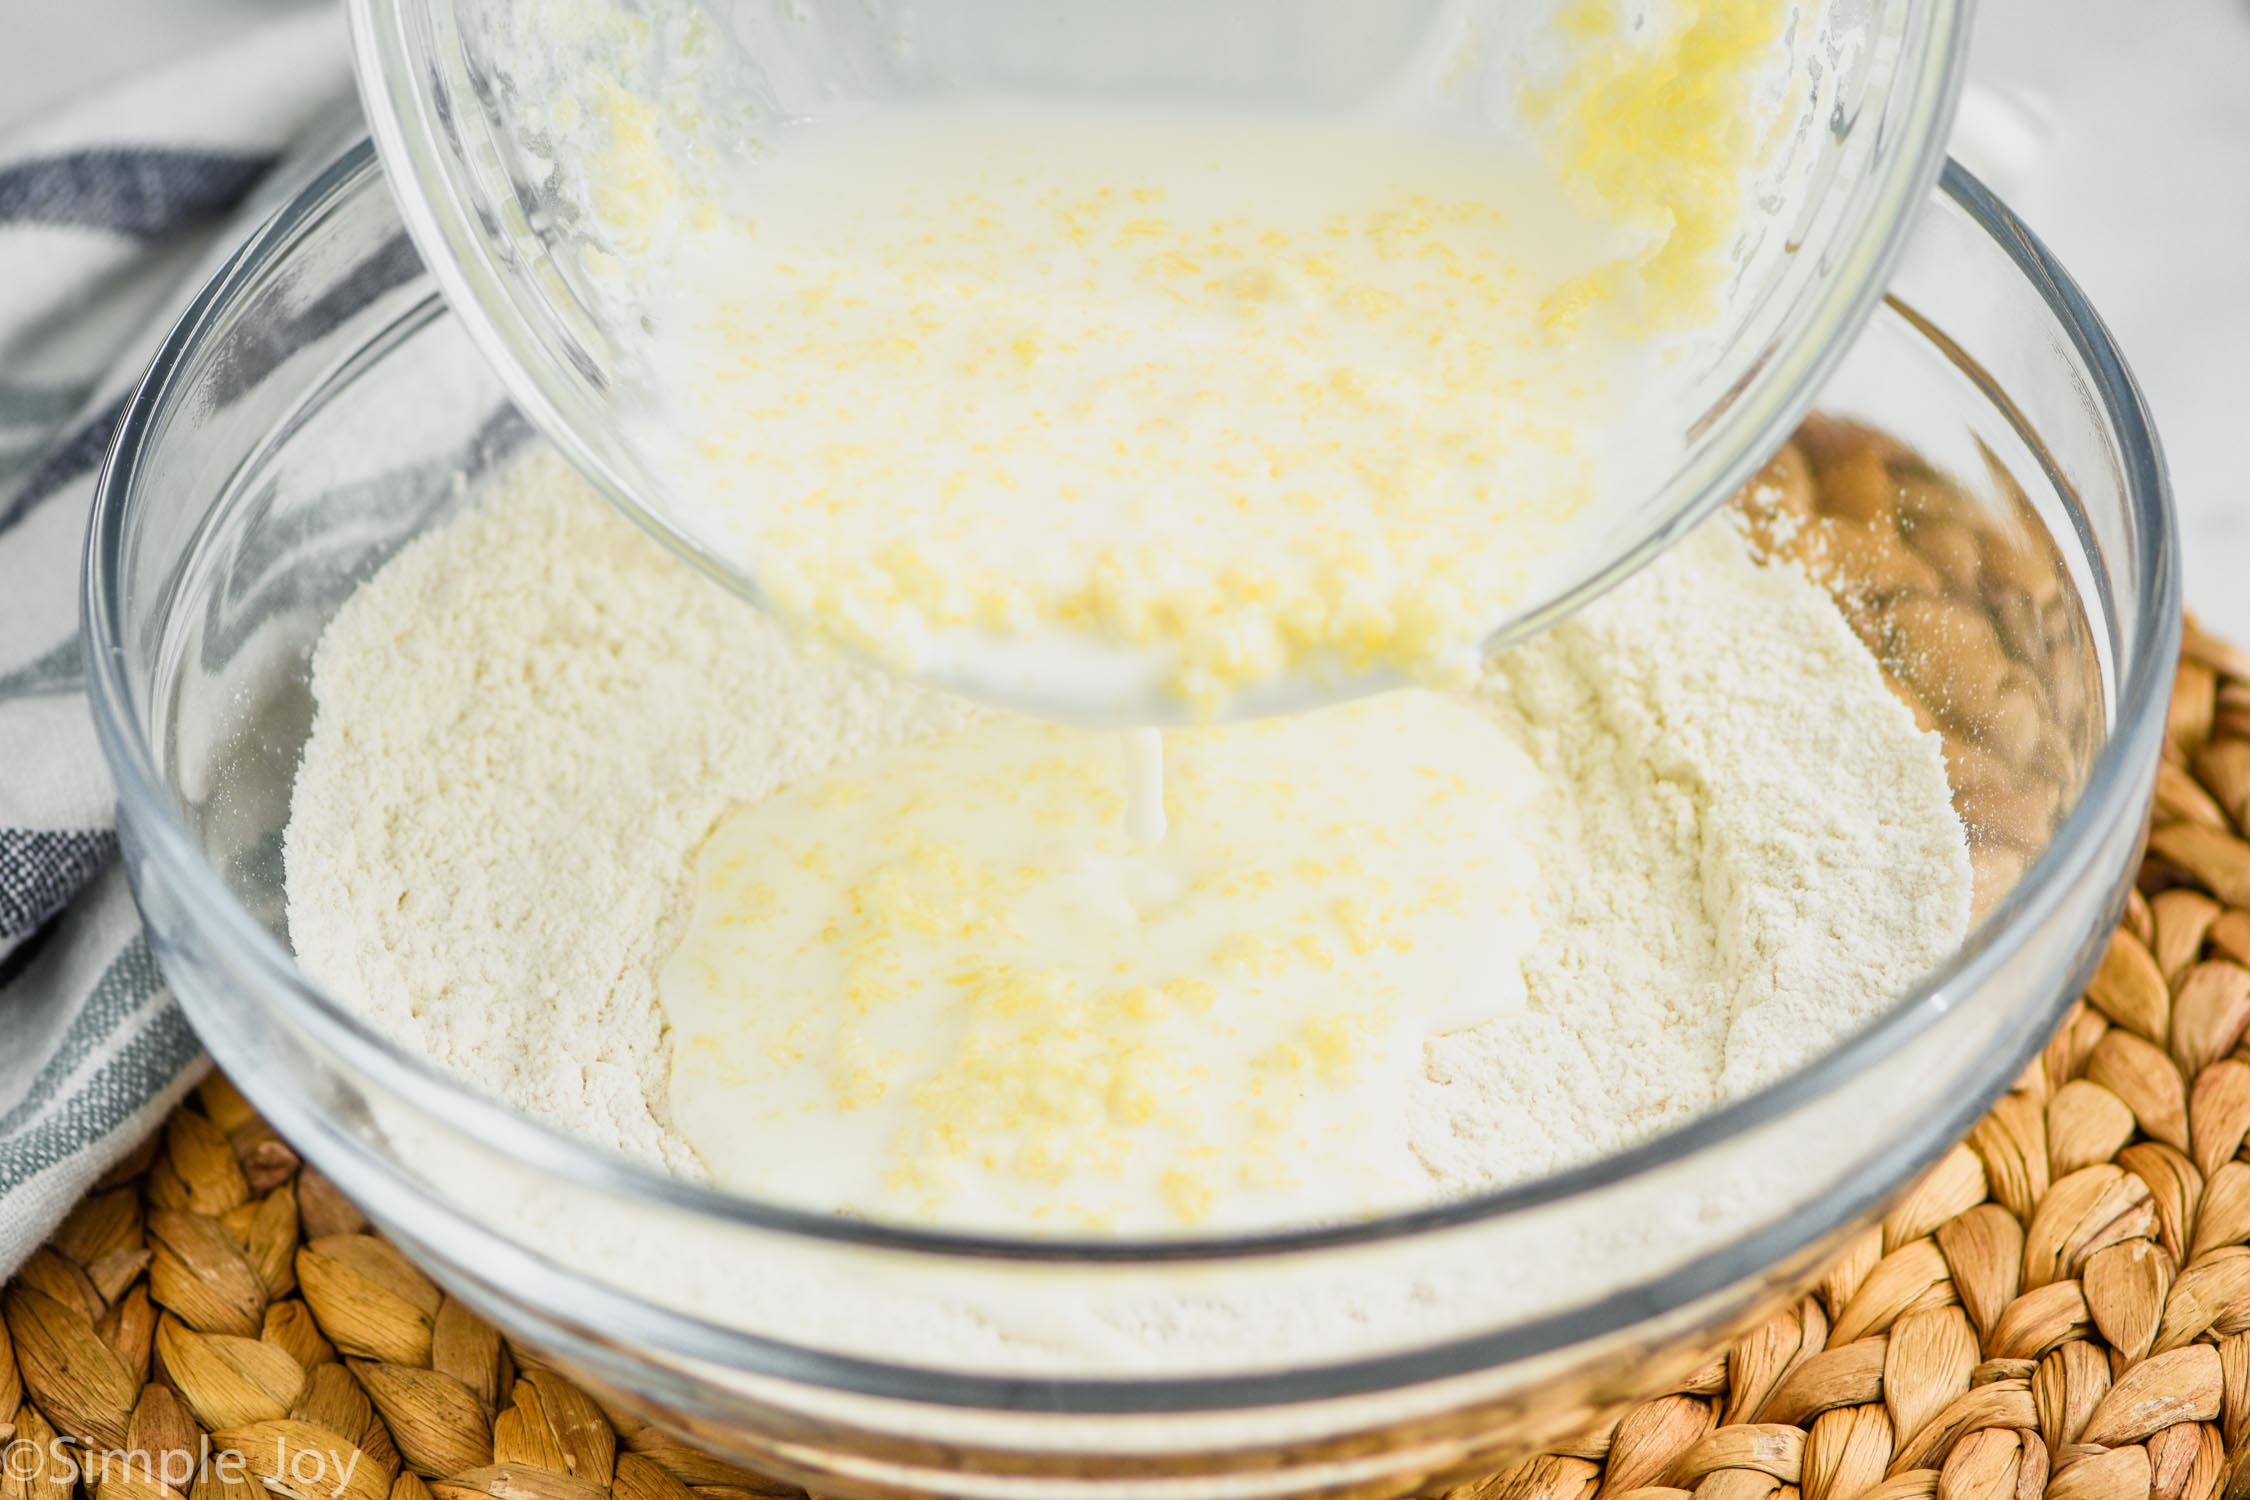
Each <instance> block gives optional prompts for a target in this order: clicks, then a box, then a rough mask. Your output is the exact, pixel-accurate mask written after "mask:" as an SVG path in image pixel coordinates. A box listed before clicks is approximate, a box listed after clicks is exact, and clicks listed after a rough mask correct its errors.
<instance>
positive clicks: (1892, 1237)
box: [0, 622, 2250, 1500]
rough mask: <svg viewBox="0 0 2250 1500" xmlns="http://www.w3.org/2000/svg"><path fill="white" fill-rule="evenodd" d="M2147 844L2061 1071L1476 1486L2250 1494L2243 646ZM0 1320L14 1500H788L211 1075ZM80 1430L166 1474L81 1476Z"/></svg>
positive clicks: (2247, 661)
mask: <svg viewBox="0 0 2250 1500" xmlns="http://www.w3.org/2000/svg"><path fill="white" fill-rule="evenodd" d="M2154 825H2155V826H2154V830H2153V832H2152V834H2151V837H2150V853H2149V855H2148V858H2147V860H2146V861H2145V862H2144V865H2143V868H2142V872H2141V881H2140V889H2139V890H2138V891H2137V892H2136V893H2135V894H2134V896H2133V898H2132V901H2131V904H2130V908H2129V910H2128V911H2127V913H2126V915H2125V919H2124V921H2123V922H2122V923H2121V924H2120V926H2119V928H2118V930H2117V932H2116V934H2115V935H2114V936H2113V938H2112V940H2111V944H2110V947H2109V949H2108V952H2107V955H2106V957H2105V958H2104V959H2103V961H2102V964H2101V967H2100V970H2099V972H2098V973H2097V974H2096V975H2095V977H2094V980H2093V982H2092V984H2091V986H2090V987H2089V989H2088V991H2087V993H2086V996H2085V998H2084V999H2083V1000H2082V1001H2081V1002H2079V1003H2078V1004H2076V1005H2074V1006H2073V1007H2072V1009H2071V1012H2070V1014H2069V1016H2068V1018H2067V1019H2066V1020H2065V1021H2064V1023H2063V1025H2062V1027H2061V1029H2060V1030H2059V1032H2058V1033H2057V1034H2056V1036H2055V1038H2054V1039H2053V1041H2052V1042H2050V1043H2049V1044H2048V1046H2047V1048H2046V1051H2045V1053H2044V1055H2043V1056H2042V1057H2040V1058H2039V1059H2038V1060H2037V1061H2035V1062H2034V1063H2033V1064H2032V1065H2031V1066H2030V1067H2029V1068H2027V1069H2026V1070H2025V1072H2024V1073H2023V1075H2022V1077H2021V1078H2020V1079H2019V1080H2018V1081H2017V1082H2016V1084H2015V1086H2014V1088H2013V1089H2012V1090H2011V1091H2010V1092H2009V1093H2008V1094H2007V1096H2006V1097H2005V1098H2003V1099H2002V1100H2001V1101H2000V1103H1999V1104H1998V1105H1997V1106H1996V1107H1995V1108H1994V1109H1993V1110H1992V1112H1991V1113H1990V1114H1989V1115H1988V1116H1987V1117H1986V1118H1985V1119H1984V1120H1983V1121H1982V1122H1980V1123H1979V1124H1978V1126H1977V1127H1976V1129H1975V1130H1974V1131H1973V1132H1972V1133H1971V1134H1970V1136H1969V1138H1968V1140H1967V1141H1966V1142H1965V1143H1963V1144H1962V1145H1960V1146H1958V1147H1956V1148H1955V1149H1954V1150H1953V1151H1952V1152H1951V1153H1950V1154H1949V1155H1948V1156H1947V1157H1946V1158H1945V1159H1944V1160H1943V1161H1941V1162H1940V1163H1939V1164H1938V1165H1937V1166H1936V1167H1935V1168H1934V1169H1933V1170H1932V1172H1931V1173H1930V1175H1929V1176H1928V1177H1927V1178H1925V1179H1924V1181H1923V1183H1922V1184H1921V1186H1920V1187H1918V1188H1917V1189H1915V1191H1914V1192H1913V1193H1912V1194H1911V1195H1909V1197H1908V1198H1907V1199H1906V1200H1905V1202H1904V1203H1902V1205H1901V1206H1900V1207H1899V1208H1898V1209H1896V1210H1894V1211H1893V1213H1892V1214H1891V1216H1890V1217H1889V1218H1888V1219H1887V1220H1886V1221H1885V1222H1884V1224H1883V1225H1882V1226H1881V1227H1880V1228H1878V1229H1874V1230H1870V1231H1868V1232H1867V1233H1866V1234H1865V1235H1864V1236H1863V1237H1862V1238H1861V1239H1860V1240H1859V1241H1858V1242H1857V1243H1855V1244H1854V1245H1853V1246H1852V1247H1851V1249H1850V1251H1849V1252H1848V1253H1847V1254H1846V1255H1845V1256H1844V1257H1843V1259H1842V1260H1841V1261H1840V1262H1839V1263H1838V1264H1837V1265H1836V1266H1835V1267H1834V1268H1833V1269H1832V1270H1830V1271H1829V1273H1828V1275H1827V1277H1826V1278H1825V1280H1824V1281H1823V1282H1822V1283H1821V1285H1820V1287H1819V1289H1818V1291H1817V1292H1815V1293H1814V1294H1813V1295H1811V1296H1808V1297H1806V1298H1805V1299H1804V1300H1803V1301H1802V1302H1801V1303H1800V1304H1799V1305H1798V1306H1796V1307H1795V1308H1793V1309H1791V1310H1789V1311H1787V1312H1785V1313H1783V1314H1782V1315H1780V1316H1778V1317H1776V1318H1774V1319H1773V1320H1772V1321H1771V1322H1769V1323H1767V1324H1766V1325H1764V1326H1763V1327H1761V1328H1759V1329H1758V1330H1757V1331H1756V1332H1754V1333H1752V1334H1751V1335H1750V1336H1749V1337H1748V1338H1745V1339H1743V1340H1742V1341H1741V1342H1740V1343H1738V1344H1736V1345H1735V1346H1734V1347H1733V1348H1732V1349H1731V1350H1730V1351H1728V1352H1727V1353H1726V1355H1725V1356H1724V1357H1723V1358H1721V1359H1718V1360H1714V1361H1713V1362H1712V1363H1710V1364H1709V1365H1707V1366H1706V1367H1705V1368H1704V1369H1703V1370H1702V1371H1701V1372H1699V1373H1698V1374H1697V1375H1696V1376H1695V1377H1694V1378H1693V1379H1691V1380H1690V1382H1689V1383H1688V1384H1687V1385H1686V1386H1685V1387H1684V1388H1682V1389H1680V1390H1678V1391H1675V1392H1673V1393H1671V1394H1668V1395H1664V1396H1660V1397H1658V1398H1656V1399H1654V1400H1651V1401H1648V1402H1645V1403H1643V1404H1642V1405H1640V1406H1638V1407H1636V1408H1634V1409H1632V1410H1631V1411H1630V1412H1628V1413H1627V1414H1626V1415H1625V1417H1624V1418H1623V1419H1622V1420H1621V1421H1619V1422H1617V1423H1616V1424H1615V1425H1614V1426H1612V1427H1610V1428H1607V1429H1605V1430H1602V1431H1599V1432H1595V1433H1590V1434H1588V1435H1587V1436H1586V1437H1585V1438H1584V1439H1583V1440H1582V1441H1581V1442H1579V1443H1577V1444H1575V1445H1573V1446H1572V1447H1570V1448H1569V1450H1568V1451H1566V1452H1560V1453H1553V1454H1548V1455H1545V1456H1541V1457H1538V1458H1533V1459H1528V1460H1525V1461H1524V1462H1522V1463H1518V1464H1516V1465H1514V1466H1512V1467H1510V1468H1508V1469H1506V1470H1504V1471H1502V1472H1501V1473H1499V1474H1497V1475H1494V1476H1492V1477H1491V1478H1490V1479H1487V1480H1484V1481H1481V1482H1479V1483H1476V1484H1471V1485H1467V1486H1463V1487H1458V1488H1456V1489H1454V1490H1453V1491H1451V1492H1450V1495H1451V1497H1453V1500H1470V1497H1474V1500H1497V1497H1508V1500H1518V1497H1534V1496H1537V1497H1548V1496H1552V1497H1557V1500H1584V1497H1589V1496H1595V1495H1599V1496H1603V1497H1622V1496H1627V1495H1631V1496H1634V1497H1642V1500H1652V1497H1658V1496H1663V1497H1678V1496H1685V1495H1688V1494H1690V1493H1692V1494H1694V1495H1696V1496H1698V1497H1703V1500H1765V1497H1769V1496H1771V1497H1780V1500H1800V1497H1801V1500H1854V1497H1871V1500H1903V1497H1908V1496H1939V1497H1945V1500H1953V1497H1961V1500H1969V1497H1987V1496H1989V1497H1995V1500H2002V1497H2026V1500H2028V1497H2035V1496H2039V1495H2041V1494H2045V1495H2048V1496H2051V1497H2053V1500H2097V1497H2098V1500H2109V1497H2124V1496H2139V1495H2144V1494H2145V1495H2151V1496H2158V1497H2162V1500H2206V1497H2210V1496H2215V1495H2222V1494H2223V1495H2225V1496H2227V1497H2229V1500H2233V1497H2236V1496H2240V1495H2243V1494H2246V1493H2250V1159H2246V1158H2250V1148H2246V1147H2245V1144H2244V1137H2245V1135H2246V1134H2250V1048H2244V1047H2243V1046H2242V1043H2243V1032H2244V1028H2245V1026H2246V1024H2250V842H2245V841H2244V840H2243V839H2242V838H2241V837H2240V833H2241V832H2242V831H2243V830H2245V829H2250V655H2246V654H2244V653H2243V652H2240V651H2238V650H2236V649H2235V648H2233V647H2231V646H2229V645H2227V644H2226V643H2224V642H2221V641H2218V640H2215V639H2214V638H2212V637H2210V636H2208V635H2206V634H2204V633H2203V632H2202V631H2200V630H2198V629H2196V628H2195V626H2194V625H2193V624H2192V622H2191V623H2190V625H2189V627H2188V631H2187V641H2186V652H2185V657H2184V659H2183V660H2182V662H2181V664H2180V667H2179V671H2178V676H2177V680H2176V685H2175V689H2174V693H2173V698H2172V704H2171V717H2170V724H2169V740H2168V744H2167V748H2166V759H2165V763H2164V766H2163V770H2162V773H2161V775H2160V778H2159V781H2158V785H2157V794H2156V812H2155V816H2154ZM0 1310H4V1314H5V1317H4V1323H5V1334H4V1336H0V1430H5V1431H8V1432H9V1434H10V1438H9V1443H8V1446H7V1449H6V1450H5V1453H4V1454H0V1500H70V1497H71V1496H72V1494H73V1492H74V1490H82V1491H83V1492H85V1493H87V1494H89V1495H93V1496H98V1497H99V1500H250V1497H251V1495H252V1494H253V1489H252V1485H251V1483H250V1481H248V1480H245V1479H244V1478H242V1477H240V1475H241V1474H247V1475H250V1476H253V1477H254V1478H264V1479H271V1480H273V1481H275V1482H276V1483H277V1484H278V1485H282V1486H286V1484H287V1482H288V1475H287V1474H286V1473H283V1472H276V1471H277V1470H278V1469H280V1468H281V1466H282V1464H283V1463H284V1461H285V1457H286V1456H287V1455H290V1454H299V1455H301V1454H302V1453H303V1452H304V1451H305V1450H307V1449H312V1450H315V1451H321V1452H326V1453H329V1454H332V1455H334V1456H336V1457H337V1458H338V1459H339V1460H342V1459H346V1458H348V1457H349V1456H350V1455H351V1454H352V1453H353V1452H354V1451H356V1452H358V1453H359V1454H362V1455H364V1456H365V1459H366V1460H367V1462H364V1463H361V1464H359V1465H358V1466H356V1467H355V1468H353V1469H352V1470H351V1473H352V1474H353V1476H354V1478H353V1480H352V1483H351V1485H350V1487H349V1488H348V1490H347V1491H346V1493H345V1494H344V1495H342V1496H339V1497H338V1500H612V1497H614V1500H695V1497H697V1496H700V1497H702V1500H744V1497H748V1496H774V1495H791V1494H796V1493H798V1492H797V1491H793V1490H790V1489H787V1488H785V1487H782V1486H778V1485H776V1484H774V1483H773V1482H771V1481H768V1480H765V1479H761V1478H759V1477H758V1476H755V1475H752V1474H749V1473H746V1472H744V1471H743V1470H741V1469H739V1468H736V1467H734V1466H733V1465H730V1464H728V1463H725V1462H722V1461H720V1460H718V1459H715V1458H713V1457H711V1456H709V1455H707V1454H704V1453H701V1452H699V1451H697V1450H695V1449H693V1448H690V1447H687V1446H684V1445H682V1444H680V1443H679V1442H677V1441H676V1440H673V1439H671V1438H669V1437H667V1436H665V1435H664V1434H662V1433H660V1432H658V1431H656V1430H654V1429H651V1428H646V1427H641V1426H637V1425H635V1424H634V1423H632V1422H631V1421H630V1420H628V1419H624V1418H621V1417H617V1416H615V1415H613V1414H609V1413H605V1412H604V1411H603V1410H602V1409H601V1408H600V1407H599V1406H597V1405H596V1404H595V1403H594V1402H592V1401H591V1400H589V1399H588V1398H587V1397H586V1396H585V1395H583V1394H582V1393H580V1392H579V1391H578V1390H577V1389H576V1388H575V1387H573V1386H572V1385H571V1384H570V1383H569V1381H567V1380H565V1379H563V1378H562V1377H561V1376H560V1375H558V1374H556V1373H555V1372H553V1371H552V1370H549V1369H545V1368H543V1367H542V1366H540V1365H539V1364H538V1362H537V1361H536V1359H535V1357H533V1356H529V1355H527V1354H526V1353H525V1352H524V1351H522V1350H519V1349H513V1348H510V1347H509V1346H508V1345H507V1344H505V1343H504V1342H503V1341H502V1340H501V1339H500V1338H499V1336H498V1335H496V1334H495V1333H494V1332H493V1331H492V1330H491V1329H490V1328H489V1327H487V1326H486V1325H485V1324H483V1323H482V1322H480V1321H479V1320H478V1319H477V1318H476V1317H475V1316H474V1315H473V1314H471V1313H469V1312H468V1311H467V1310H465V1309H464V1308H463V1307H462V1306H461V1305H460V1304H459V1303H457V1302H455V1301H453V1300H452V1299H451V1298H450V1297H447V1296H445V1295H444V1294H442V1293H441V1292H440V1291H439V1290H438V1288H437V1287H436V1286H435V1285H433V1284H432V1283H431V1282H430V1281H429V1280H428V1279H427V1278H426V1277H424V1276H423V1275H422V1273H421V1272H419V1271H417V1270H416V1269H415V1268H414V1267H413V1266H412V1265H411V1264H410V1263H409V1262H408V1261H407V1260H406V1259H405V1257H404V1256H402V1255H400V1254H399V1253H398V1252H397V1251H396V1250H394V1249H392V1248H391V1247H390V1246H389V1245H388V1244H387V1243H386V1242H385V1241H383V1240H382V1239H381V1238H379V1237H377V1236H376V1235H374V1234H372V1233H371V1232H370V1231H369V1229H368V1226H367V1224H366V1222H365V1220H363V1219H362V1218H361V1216H360V1215H359V1213H358V1211H357V1210H356V1209H354V1208H353V1207H352V1206H351V1205H350V1204H349V1203H348V1202H346V1201H345V1200H344V1199H343V1198H342V1196H341V1195H340V1194H339V1193H338V1192H337V1191H336V1189H335V1188H334V1187H333V1186H331V1185H330V1184H329V1183H328V1182H327V1181H326V1180H325V1179H324V1178H322V1177H321V1176H320V1174H319V1173H318V1172H316V1171H315V1170H313V1169H312V1168H310V1167H307V1166H303V1165H301V1164H300V1163H299V1161H298V1159H297V1157H296V1155H295V1153H294V1152H292V1151H291V1150H290V1148H289V1147H288V1145H287V1144H286V1143H284V1142H283V1141H282V1140H281V1139H280V1138H279V1137H277V1136H276V1135H275V1134H274V1133H273V1131H272V1130H271V1129H270V1128H268V1127H267V1126H266V1125H265V1124H264V1122H263V1121H261V1120H260V1119H258V1118H257V1116H256V1115H255V1114H254V1113H253V1112H252V1111H251V1109H250V1107H249V1106H248V1105H247V1104H246V1103H245V1102H244V1101H243V1099H242V1097H241V1095H240V1094H238V1093H237V1092H236V1091H235V1090H234V1089H233V1088H232V1087H231V1086H230V1085H228V1084H227V1083H226V1082H225V1081H224V1080H223V1079H217V1078H214V1079H212V1080H210V1081H209V1082H207V1083H205V1084H204V1085H203V1087H202V1088H201V1089H200V1090H199V1091H198V1093H197V1094H196V1096H195V1097H194V1098H193V1099H192V1100H191V1101H190V1102H189V1103H188V1104H187V1105H186V1106H185V1107H183V1108H182V1109H180V1110H179V1112H178V1113H176V1114H175V1115H174V1116H173V1117H172V1119H171V1120H170V1121H169V1122H168V1123H167V1124H166V1126H165V1128H164V1130H163V1131H162V1132H161V1134H160V1135H159V1136H158V1137H157V1138H155V1139H153V1140H151V1141H150V1142H148V1144H147V1145H146V1147H145V1148H144V1149H142V1150H141V1151H140V1152H139V1153H138V1154H137V1155H136V1156H135V1157H134V1158H133V1159H132V1160H131V1161H130V1162H128V1163H127V1164H126V1165H125V1166H124V1167H123V1168H121V1169H120V1170H119V1171H117V1172H116V1173H113V1174H112V1175H111V1177H110V1178H109V1179H108V1180H107V1181H106V1182H104V1183H103V1184H102V1185H101V1186H100V1187H99V1188H97V1190H96V1191H95V1192H94V1193H93V1194H92V1195H91V1196H90V1197H89V1198H88V1199H87V1201H86V1202H85V1203H84V1205H82V1206H81V1207H80V1208H79V1209H78V1211H77V1212H76V1213H75V1214H73V1215H72V1217H71V1218H70V1220H69V1221H68V1222H67V1223H66V1224H65V1225H64V1226H63V1227H62V1229H61V1230H59V1231H58V1232H57V1233H56V1235H55V1236H54V1238H53V1240H52V1241H51V1242H50V1243H49V1245H48V1246H47V1247H46V1248H44V1249H42V1250H41V1251H39V1252H38V1254H37V1255H35V1256H34V1257H33V1259H32V1260H31V1261H30V1263H29V1264H27V1265H26V1266H24V1268H23V1269H22V1271H21V1272H19V1273H18V1275H17V1276H16V1278H15V1279H14V1281H13V1282H11V1283H10V1284H9V1285H8V1287H7V1289H6V1292H5V1295H4V1297H0ZM9 1414H12V1425H11V1418H10V1415H9ZM57 1434H61V1435H64V1436H67V1437H68V1438H70V1439H72V1440H73V1441H74V1442H75V1443H76V1444H78V1445H82V1446H81V1448H80V1449H79V1450H74V1451H85V1450H97V1451H101V1450H116V1451H122V1452H124V1453H127V1454H130V1455H135V1456H136V1458H137V1461H138V1462H139V1463H142V1464H145V1465H146V1466H147V1467H146V1468H137V1467H134V1468H112V1469H109V1470H105V1471H103V1472H100V1473H98V1474H94V1475H91V1476H86V1477H84V1478H81V1477H80V1476H75V1475H73V1474H71V1473H70V1472H68V1471H67V1470H64V1469H59V1468H57V1467H56V1466H55V1465H54V1463H53V1462H52V1461H51V1455H53V1454H54V1453H56V1452H57V1451H60V1450H59V1449H58V1446H57V1444H56V1437H57ZM206 1437H208V1439H209V1442H208V1443H206V1441H205V1439H206ZM230 1453H231V1454H238V1455H240V1456H241V1463H240V1465H239V1466H238V1469H239V1472H236V1471H233V1470H229V1469H226V1468H223V1467H222V1466H219V1465H217V1464H214V1463H213V1462H212V1461H211V1456H212V1455H214V1454H230ZM172 1455H177V1457H176V1458H174V1457H171V1456H172ZM340 1468H341V1464H340V1465H339V1469H340ZM191 1476H192V1477H191ZM167 1481H169V1482H167Z"/></svg>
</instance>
